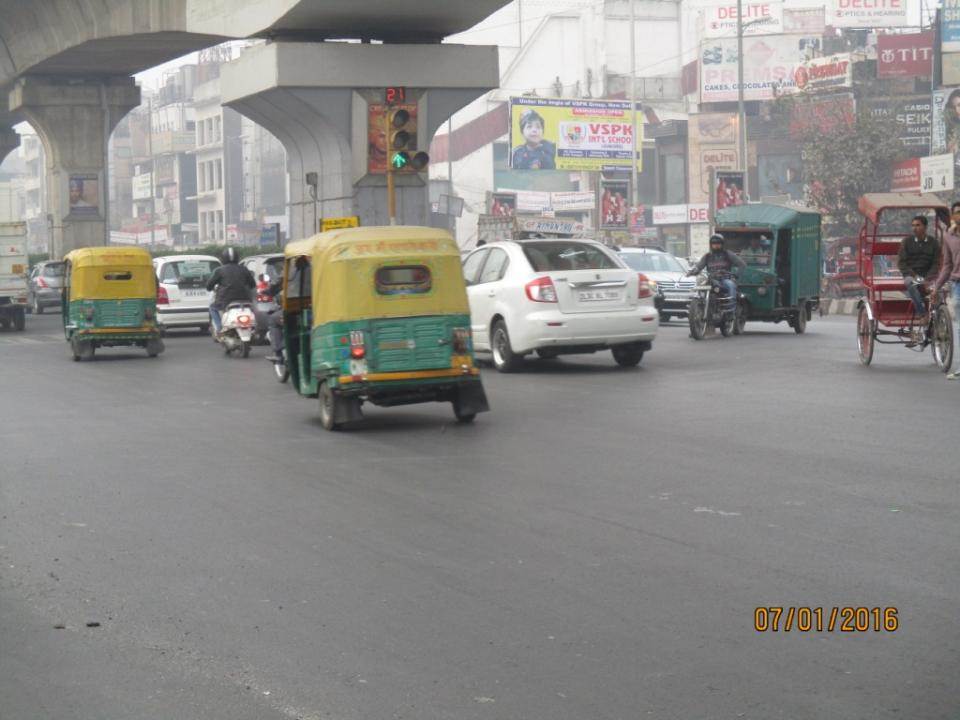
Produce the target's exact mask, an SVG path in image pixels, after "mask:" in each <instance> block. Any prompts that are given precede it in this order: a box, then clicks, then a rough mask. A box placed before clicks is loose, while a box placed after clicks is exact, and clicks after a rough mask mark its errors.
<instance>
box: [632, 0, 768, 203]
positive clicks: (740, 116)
mask: <svg viewBox="0 0 960 720" xmlns="http://www.w3.org/2000/svg"><path fill="white" fill-rule="evenodd" d="M631 4H632V0H631ZM737 128H738V130H739V134H740V137H739V142H738V144H739V145H740V153H739V160H740V169H741V170H743V194H744V195H746V196H747V198H749V197H750V189H749V175H750V171H749V169H748V168H747V118H746V113H745V112H744V109H743V0H737Z"/></svg>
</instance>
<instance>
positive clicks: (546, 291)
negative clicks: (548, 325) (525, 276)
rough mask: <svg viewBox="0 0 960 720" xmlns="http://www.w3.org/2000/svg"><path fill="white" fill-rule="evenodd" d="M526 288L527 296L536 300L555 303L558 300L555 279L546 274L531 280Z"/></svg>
mask: <svg viewBox="0 0 960 720" xmlns="http://www.w3.org/2000/svg"><path fill="white" fill-rule="evenodd" d="M524 289H525V290H526V291H527V297H528V298H530V299H531V300H533V301H534V302H544V303H555V302H556V301H557V288H555V287H554V285H553V280H551V279H550V278H549V277H548V276H546V275H544V276H543V277H538V278H537V279H536V280H531V281H530V282H528V283H527V284H526V287H525V288H524Z"/></svg>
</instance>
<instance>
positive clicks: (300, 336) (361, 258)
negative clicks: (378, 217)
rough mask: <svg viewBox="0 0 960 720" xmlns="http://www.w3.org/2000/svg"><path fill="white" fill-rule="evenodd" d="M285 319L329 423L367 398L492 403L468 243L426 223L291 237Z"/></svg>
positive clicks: (462, 411) (311, 393) (295, 359)
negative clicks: (475, 320) (470, 300)
mask: <svg viewBox="0 0 960 720" xmlns="http://www.w3.org/2000/svg"><path fill="white" fill-rule="evenodd" d="M283 313H284V315H283V327H284V345H285V355H286V358H287V367H288V368H289V371H290V379H291V382H292V384H293V387H294V388H295V389H296V390H297V391H298V392H299V393H300V394H301V395H305V396H307V397H319V398H320V420H321V424H322V425H323V427H324V428H326V429H327V430H336V429H338V428H340V427H341V426H342V425H343V424H344V423H347V422H352V421H355V420H359V419H360V418H361V417H362V416H361V412H360V407H361V404H362V403H364V402H369V403H372V404H374V405H381V406H394V405H408V404H413V403H422V402H431V401H437V402H450V403H452V404H453V412H454V414H455V415H456V418H457V420H458V421H459V422H463V423H468V422H472V421H473V419H474V418H475V417H476V414H477V413H478V412H484V411H486V410H488V409H489V407H488V405H487V398H486V394H485V393H484V391H483V385H482V383H481V381H480V373H479V371H478V369H477V367H476V363H475V361H474V355H473V342H472V337H471V332H470V307H469V305H468V304H467V293H466V289H465V286H464V281H463V273H462V271H461V269H460V252H459V250H458V248H457V245H456V243H455V242H454V241H453V238H451V237H450V235H449V234H448V233H446V232H444V231H442V230H436V229H433V228H424V227H403V226H396V227H365V228H345V229H338V230H330V231H328V232H324V233H320V234H319V235H315V236H314V237H312V238H310V239H307V240H300V241H297V242H293V243H290V244H288V245H287V247H286V249H285V251H284V269H283Z"/></svg>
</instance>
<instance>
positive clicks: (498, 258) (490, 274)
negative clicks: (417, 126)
mask: <svg viewBox="0 0 960 720" xmlns="http://www.w3.org/2000/svg"><path fill="white" fill-rule="evenodd" d="M506 270H507V254H506V253H505V252H504V251H503V250H501V249H500V248H493V249H492V250H490V257H488V258H487V262H486V263H484V265H483V272H482V273H481V274H480V279H479V280H478V281H477V282H478V283H488V282H496V281H497V280H499V279H500V278H502V277H503V274H504V272H506Z"/></svg>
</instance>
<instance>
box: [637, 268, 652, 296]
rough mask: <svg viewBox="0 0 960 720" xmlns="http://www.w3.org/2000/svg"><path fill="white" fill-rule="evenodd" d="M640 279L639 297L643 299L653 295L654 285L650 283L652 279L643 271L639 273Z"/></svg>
mask: <svg viewBox="0 0 960 720" xmlns="http://www.w3.org/2000/svg"><path fill="white" fill-rule="evenodd" d="M637 277H638V279H639V280H640V288H639V290H640V292H639V297H640V299H641V300H642V299H643V298H648V297H653V286H652V285H651V284H650V280H649V279H648V278H647V276H646V275H644V274H643V273H639V275H638V276H637Z"/></svg>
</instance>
